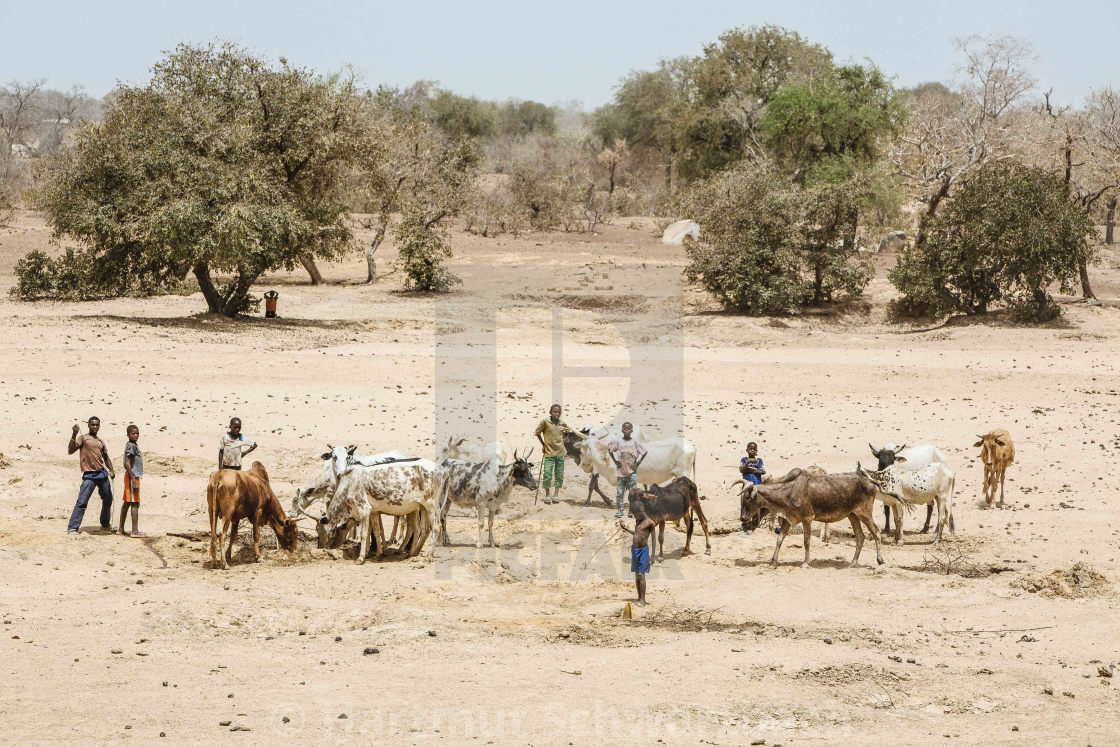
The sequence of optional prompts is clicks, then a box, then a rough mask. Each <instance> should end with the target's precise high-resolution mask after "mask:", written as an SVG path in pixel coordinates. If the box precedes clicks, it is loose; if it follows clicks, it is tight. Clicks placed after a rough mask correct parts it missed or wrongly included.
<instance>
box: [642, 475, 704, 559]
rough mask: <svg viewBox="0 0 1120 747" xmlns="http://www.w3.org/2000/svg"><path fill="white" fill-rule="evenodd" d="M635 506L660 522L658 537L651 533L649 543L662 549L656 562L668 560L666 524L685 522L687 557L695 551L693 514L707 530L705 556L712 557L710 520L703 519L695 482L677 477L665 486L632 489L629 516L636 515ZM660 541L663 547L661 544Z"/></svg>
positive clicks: (651, 549)
mask: <svg viewBox="0 0 1120 747" xmlns="http://www.w3.org/2000/svg"><path fill="white" fill-rule="evenodd" d="M635 506H637V507H638V509H639V510H640V511H641V512H642V513H643V514H644V515H646V516H648V517H649V518H651V519H653V520H654V521H656V522H657V527H656V528H657V534H656V535H654V533H653V532H651V533H650V542H651V543H652V545H653V546H651V547H650V551H651V554H652V551H653V549H654V547H659V548H660V549H659V551H658V553H657V559H658V560H659V561H663V560H665V522H666V521H678V522H679V521H680V520H681V519H684V520H685V523H686V525H687V526H688V534H687V535H686V537H685V541H684V552H683V554H684V555H688V554H690V553H691V552H692V528H693V526H694V522H693V518H692V516H693V514H695V515H696V518H697V519H699V520H700V528H701V529H703V530H704V554H705V555H711V554H712V539H711V535H709V534H708V519H707V518H706V517H705V516H704V509H702V508H701V507H700V496H699V494H698V493H697V490H696V483H694V482H693V481H692V480H689V479H688V478H687V477H678V478H677V479H675V480H673V481H672V482H671V483H669V484H668V485H666V486H665V487H662V486H660V485H657V484H653V485H650V486H649V490H632V491H631V493H630V515H631V516H634V515H635V513H634V508H635ZM658 542H660V544H658Z"/></svg>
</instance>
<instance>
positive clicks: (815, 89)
mask: <svg viewBox="0 0 1120 747" xmlns="http://www.w3.org/2000/svg"><path fill="white" fill-rule="evenodd" d="M906 113H907V109H906V108H905V106H904V105H903V104H902V103H901V101H900V100H899V98H898V95H897V93H896V92H895V90H894V87H893V86H892V85H891V83H890V81H889V80H887V78H886V77H884V76H883V73H882V72H881V71H880V70H879V69H878V68H876V67H874V66H868V67H862V66H860V65H846V66H843V67H837V68H835V69H833V70H831V71H829V72H828V73H824V74H821V75H818V76H817V77H815V78H814V79H812V80H811V81H805V82H798V83H790V84H788V85H785V86H783V87H782V88H780V89H778V91H777V92H776V93H774V95H773V96H772V97H771V99H770V101H769V103H768V104H767V105H766V108H765V110H764V111H763V113H762V115H761V118H760V121H759V127H760V129H761V130H762V132H763V133H764V137H765V144H766V149H767V151H768V152H769V154H770V155H771V156H772V157H773V158H774V159H776V160H777V161H778V162H779V163H780V164H782V165H783V166H784V167H785V168H786V169H788V170H790V171H791V172H792V173H793V174H794V175H795V178H797V179H798V180H799V181H802V182H804V181H806V180H809V179H812V178H814V177H822V176H823V177H825V178H835V177H836V176H838V175H842V174H843V173H844V172H850V171H851V170H853V169H854V168H860V167H863V166H866V165H869V164H871V163H873V162H875V161H876V160H878V159H879V158H880V156H881V154H882V153H881V152H882V147H883V143H884V142H885V141H887V140H888V139H889V138H893V137H895V136H897V135H898V134H900V132H901V131H902V126H903V123H904V122H905V119H906ZM829 172H832V173H829ZM836 172H840V174H837V173H836Z"/></svg>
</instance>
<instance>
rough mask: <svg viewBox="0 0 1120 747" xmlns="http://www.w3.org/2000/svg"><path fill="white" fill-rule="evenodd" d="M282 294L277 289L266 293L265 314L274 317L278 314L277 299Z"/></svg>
mask: <svg viewBox="0 0 1120 747" xmlns="http://www.w3.org/2000/svg"><path fill="white" fill-rule="evenodd" d="M279 297H280V294H279V293H277V292H276V291H268V292H267V293H265V294H264V315H265V316H266V317H269V318H272V317H275V316H276V299H277V298H279Z"/></svg>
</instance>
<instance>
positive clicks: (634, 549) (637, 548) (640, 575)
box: [618, 505, 657, 607]
mask: <svg viewBox="0 0 1120 747" xmlns="http://www.w3.org/2000/svg"><path fill="white" fill-rule="evenodd" d="M631 511H632V512H633V514H634V528H633V529H632V530H631V529H627V528H626V525H625V524H623V523H622V522H621V521H620V522H618V526H619V528H620V529H622V530H623V531H624V532H629V533H630V535H631V536H632V537H633V538H634V541H633V542H632V543H631V546H630V570H631V571H633V572H634V584H635V585H636V586H637V587H638V606H639V607H645V606H646V574H647V573H649V535H650V532H652V531H653V528H654V527H655V526H657V523H656V522H655V521H654V520H653V519H651V518H649V517H648V516H646V515H645V514H644V513H642V509H641V506H637V505H635V506H632V507H631Z"/></svg>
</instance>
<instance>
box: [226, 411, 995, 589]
mask: <svg viewBox="0 0 1120 747" xmlns="http://www.w3.org/2000/svg"><path fill="white" fill-rule="evenodd" d="M617 436H618V430H617V429H615V428H610V427H601V426H600V427H587V428H584V429H582V430H581V431H580V432H579V433H578V434H575V433H573V434H570V435H569V436H566V437H565V442H564V443H565V448H566V450H567V453H568V456H569V457H571V458H572V459H573V460H574V461H575V462H576V463H577V464H578V465H579V466H580V467H582V468H583V470H584V471H585V472H586V473H588V474H589V475H590V484H589V486H588V491H587V500H586V501H585V503H584V505H585V506H586V505H588V504H589V503H590V501H591V496H592V494H593V493H594V492H598V493H599V495H600V496H602V497H603V499H604V500H605V501H606V502H607V504H608V505H611V501H610V499H609V498H608V497H607V496H606V495H605V494H604V493H603V492H602V490H600V489H599V487H598V483H599V478H600V477H602V478H603V479H605V480H607V482H608V483H610V484H611V485H614V484H615V482H616V478H615V475H614V470H613V469H612V468H611V462H610V460H609V455H608V453H607V447H608V445H609V443H610V442H611V441H612V440H613V439H614V438H616V437H617ZM633 437H634V438H636V439H638V440H639V441H641V442H642V443H643V444H644V446H645V447H646V450H647V456H646V457H645V459H644V460H642V462H641V464H640V465H639V468H638V473H637V479H638V482H639V483H642V484H644V486H645V488H644V489H643V490H631V491H630V504H631V511H632V512H633V510H634V507H635V506H639V507H640V508H641V511H642V513H643V514H645V515H646V516H649V517H650V518H652V519H653V520H654V521H655V522H657V524H658V530H659V534H660V551H659V552H658V553H657V555H658V559H659V560H661V559H663V558H664V528H665V522H666V521H675V522H678V526H679V522H680V521H681V520H684V522H685V524H686V529H687V538H686V541H685V549H684V552H685V554H688V553H689V552H690V548H691V540H692V531H693V526H694V521H699V522H700V525H701V528H702V529H703V531H704V539H705V546H706V551H707V552H708V553H710V552H711V539H710V535H709V533H708V524H707V519H706V517H705V516H704V511H703V509H702V508H701V504H700V496H699V492H698V490H697V487H696V448H695V447H694V446H693V445H692V444H691V443H690V442H689V441H688V440H687V439H685V438H680V437H674V438H668V439H662V440H650V439H648V437H647V436H646V434H645V433H644V431H643V430H642V429H641V428H640V427H636V428H635V429H634V433H633ZM979 439H980V440H979V441H977V442H976V444H975V447H978V448H980V458H981V461H982V462H983V465H984V499H985V501H986V503H987V504H989V505H990V504H991V503H992V501H993V500H994V499H995V494H996V489H997V488H998V489H999V505H1003V497H1004V474H1005V471H1006V469H1007V467H1008V466H1009V465H1010V464H1011V463H1012V461H1014V458H1015V448H1014V445H1013V444H1012V442H1011V436H1010V435H1009V434H1008V432H1007V431H1006V430H1002V429H999V430H993V431H991V432H990V433H988V434H987V435H984V436H980V437H979ZM532 451H533V450H532V449H530V451H529V452H528V453H525V454H523V455H518V453H517V451H516V450H515V451H514V452H513V453H512V455H510V454H508V453H507V450H506V449H505V448H504V447H503V446H502V445H501V444H500V443H491V444H472V443H468V442H467V440H466V439H462V438H460V439H455V438H451V439H449V440H448V443H447V445H446V446H444V447H443V448H442V450H441V453H440V455H439V456H438V457H437V459H436V460H435V461H432V460H428V459H423V458H420V457H414V456H409V455H406V454H403V453H401V452H398V451H387V452H382V453H379V454H373V455H369V456H363V455H361V454H358V453H357V447H355V446H346V447H342V446H338V447H335V446H328V450H327V452H325V453H324V454H323V455H322V460H323V466H322V469H321V470H320V472H319V474H318V476H317V477H316V478H315V480H314V481H313V482H312V483H311V484H310V485H308V486H307V487H304V488H300V489H298V490H296V493H295V497H294V498H293V499H292V504H291V514H292V516H293V517H296V518H289V517H288V514H287V513H286V512H285V511H284V508H283V506H282V505H281V504H280V501H279V499H278V498H277V497H276V494H275V493H274V492H273V491H272V488H271V487H270V485H269V480H268V473H267V471H266V470H265V468H264V466H263V465H262V464H261V463H260V462H254V463H253V466H252V467H251V468H250V469H248V470H244V471H234V470H220V471H218V472H215V473H213V474H212V475H211V476H210V482H209V484H208V486H207V504H208V508H209V517H210V560H211V564H212V567H221V568H227V567H228V563H229V562H230V561H231V560H232V554H233V543H234V540H235V539H236V538H237V536H238V535H237V527H238V523H239V522H240V521H241V520H242V519H244V520H246V521H248V522H250V523H251V524H252V528H253V554H254V557H255V558H256V559H257V560H260V528H261V526H262V525H264V524H267V525H268V526H269V527H271V529H272V530H273V532H275V534H276V537H277V542H278V544H279V546H280V547H281V548H283V549H285V550H288V551H293V550H295V548H296V545H297V543H298V538H299V530H298V522H299V521H301V520H304V519H309V520H311V521H314V522H315V527H316V533H317V535H318V545H319V547H325V548H332V547H333V548H337V547H340V546H342V544H343V543H344V542H345V541H346V540H347V539H348V538H350V537H351V536H353V537H354V538H355V539H356V540H357V542H358V562H359V563H363V562H365V559H366V555H367V552H368V551H369V550H370V549H371V548H372V551H373V552H374V554H375V557H376V558H378V559H380V558H381V557H382V554H383V552H384V550H385V548H386V547H387V546H388V545H391V544H394V543H399V544H398V549H399V551H400V552H401V553H403V554H404V555H406V556H409V557H412V556H415V555H417V554H419V553H420V552H421V550H422V549H423V547H424V545H425V543H426V542H427V541H428V539H429V536H430V535H431V534H432V530H433V527H434V528H435V534H436V536H435V538H434V540H433V542H432V544H431V546H430V549H429V554H434V553H435V545H436V544H437V543H439V542H442V543H443V544H449V540H448V535H447V514H448V512H449V511H450V509H451V506H452V505H455V506H458V507H460V508H466V509H475V510H476V511H477V515H478V540H477V543H476V546H477V547H479V548H481V547H482V546H483V531H484V528H485V529H486V531H487V532H488V540H489V544H490V546H492V547H493V546H496V542H495V540H494V516H495V514H497V513H498V512H499V511H500V510H501V508H502V506H503V505H504V504H505V503H506V502H507V501H508V500H509V498H510V495H511V493H512V491H513V488H514V486H521V487H524V488H527V489H529V490H536V489H537V481H536V479H535V478H534V475H533V466H534V465H533V464H532V463H531V462H529V458H530V457H531V456H532ZM871 451H872V453H873V454H874V456H875V457H876V458H877V459H878V465H877V467H876V469H875V470H874V471H871V470H867V469H864V468H863V466H862V465H861V464H857V465H856V470H855V471H854V472H843V473H832V474H829V473H826V472H825V471H824V470H823V469H821V468H819V467H806V468H804V469H801V468H795V469H793V470H790V471H789V472H788V473H786V474H785V475H783V476H781V477H774V476H772V475H766V476H765V477H764V478H763V480H762V484H757V485H756V484H753V483H751V482H747V481H744V480H740V481H738V482H736V483H735V485H736V486H739V488H740V490H739V498H740V520H741V522H742V525H743V529H744V531H750V530H753V529H755V528H757V527H758V526H759V524H760V523H761V521H762V520H763V518H766V517H769V521H770V524H771V526H772V527H773V528H774V529H775V531H776V533H777V545H776V546H775V548H774V555H773V557H772V558H771V564H776V563H777V560H778V553H779V551H780V550H781V546H782V541H783V539H784V538H785V537H786V535H787V534H788V533H789V531H790V528H791V527H792V526H796V525H799V524H800V525H801V526H802V527H803V529H804V549H805V560H804V563H803V566H807V565H808V562H809V537H810V534H811V530H812V523H813V522H814V521H818V522H821V523H822V524H823V526H822V529H821V540H822V542H827V541H828V525H829V524H830V523H832V522H837V521H843V520H845V519H847V520H848V521H849V522H850V523H851V525H852V531H853V533H854V534H855V540H856V549H855V556H854V557H853V558H852V565H856V564H857V562H858V561H859V555H860V551H861V549H862V547H863V542H864V529H865V528H866V530H867V532H868V533H870V534H871V536H872V538H873V539H874V540H875V551H876V556H877V559H878V562H879V563H882V562H883V555H882V550H881V541H880V533H879V530H878V528H877V527H876V525H875V522H874V520H873V517H872V509H873V507H874V502H875V501H876V500H879V501H881V502H882V503H883V507H884V513H885V517H886V519H885V526H884V528H883V531H884V532H887V531H890V516H891V508H894V509H895V511H894V517H895V523H894V538H895V542H896V543H898V542H900V541H901V539H902V517H903V514H904V513H905V512H907V511H909V510H911V509H912V508H913V507H915V506H919V505H925V506H927V511H926V522H925V526H924V527H923V529H922V532H926V531H928V530H929V524H930V520H931V517H932V514H933V511H934V510H936V511H937V525H936V537H935V539H934V544H935V545H936V544H938V543H939V542H940V541H941V536H942V531H943V530H944V528H945V527H946V526H947V527H948V528H949V531H950V532H955V525H954V521H953V497H954V492H955V486H956V475H955V474H954V473H953V471H952V470H951V469H950V468H949V466H948V463H947V460H946V459H945V455H944V454H943V453H942V452H941V451H940V450H939V449H937V448H936V447H935V446H932V445H922V446H911V447H906V446H905V445H903V446H901V447H896V446H894V445H893V444H887V445H886V446H884V447H883V448H881V449H876V448H875V447H873V446H872V447H871ZM316 502H322V504H323V509H322V513H321V515H320V516H318V517H315V516H312V515H311V514H309V513H308V510H309V509H310V507H311V506H312V504H314V503H316ZM382 514H386V515H389V516H392V517H393V519H394V521H393V528H392V531H391V533H390V535H389V538H388V541H386V538H385V536H384V528H383V527H382V524H381V515H382ZM219 519H221V521H222V525H221V528H220V529H219V527H218V520H219ZM398 535H399V537H398ZM227 538H228V540H227ZM656 539H657V538H656V537H655V540H656ZM223 545H224V546H225V552H222V547H223ZM657 547H658V545H657V542H656V541H655V542H654V548H657Z"/></svg>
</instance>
